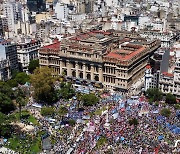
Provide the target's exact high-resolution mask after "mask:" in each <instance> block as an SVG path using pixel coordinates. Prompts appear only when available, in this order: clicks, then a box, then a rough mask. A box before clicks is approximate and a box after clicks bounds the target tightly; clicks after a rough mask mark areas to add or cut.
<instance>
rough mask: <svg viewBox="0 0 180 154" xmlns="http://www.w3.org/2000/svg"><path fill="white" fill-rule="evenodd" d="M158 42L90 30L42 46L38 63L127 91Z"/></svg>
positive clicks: (57, 72) (59, 72)
mask: <svg viewBox="0 0 180 154" xmlns="http://www.w3.org/2000/svg"><path fill="white" fill-rule="evenodd" d="M159 46H160V41H158V40H155V41H151V42H147V41H146V40H144V39H142V38H139V36H138V35H135V34H134V33H126V32H121V31H119V32H118V31H106V32H104V31H91V32H86V33H80V34H77V35H75V36H72V37H69V38H66V39H64V40H62V41H61V42H58V41H56V42H55V43H54V44H51V45H48V46H44V47H42V48H41V49H40V51H39V58H40V66H49V67H50V68H52V69H53V71H54V72H55V73H56V74H58V75H61V74H62V73H65V75H67V76H70V77H74V78H81V79H83V80H91V81H95V82H101V83H103V84H104V86H105V87H107V88H114V89H118V90H121V91H126V90H128V89H129V88H130V87H131V85H132V84H133V83H134V82H136V81H137V80H138V79H139V78H140V77H142V76H143V75H144V70H145V66H146V65H147V63H148V58H149V55H150V54H151V53H153V52H154V51H155V50H156V49H157V48H159Z"/></svg>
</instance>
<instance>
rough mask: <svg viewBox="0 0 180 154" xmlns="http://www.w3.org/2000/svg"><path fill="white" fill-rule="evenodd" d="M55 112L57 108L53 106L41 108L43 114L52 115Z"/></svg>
mask: <svg viewBox="0 0 180 154" xmlns="http://www.w3.org/2000/svg"><path fill="white" fill-rule="evenodd" d="M54 113H55V110H54V108H53V107H43V108H42V109H41V115H42V116H52V115H53V114H54Z"/></svg>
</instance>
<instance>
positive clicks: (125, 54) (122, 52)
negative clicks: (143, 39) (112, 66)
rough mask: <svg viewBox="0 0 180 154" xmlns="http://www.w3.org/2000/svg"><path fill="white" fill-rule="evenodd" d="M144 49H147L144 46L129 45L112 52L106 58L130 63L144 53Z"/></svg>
mask: <svg viewBox="0 0 180 154" xmlns="http://www.w3.org/2000/svg"><path fill="white" fill-rule="evenodd" d="M125 47H127V48H125ZM132 49H133V50H132ZM144 49H145V47H144V46H140V45H134V44H130V43H129V44H127V45H126V46H123V48H121V49H118V50H115V51H112V52H110V53H109V54H107V55H106V56H105V57H109V58H114V59H118V60H120V61H128V60H131V59H132V58H133V57H135V56H136V55H138V54H139V53H141V52H142V51H144Z"/></svg>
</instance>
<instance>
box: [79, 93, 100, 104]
mask: <svg viewBox="0 0 180 154" xmlns="http://www.w3.org/2000/svg"><path fill="white" fill-rule="evenodd" d="M98 101H99V98H98V97H96V95H94V94H85V95H83V96H82V102H83V105H84V106H93V105H95V104H96V103H98Z"/></svg>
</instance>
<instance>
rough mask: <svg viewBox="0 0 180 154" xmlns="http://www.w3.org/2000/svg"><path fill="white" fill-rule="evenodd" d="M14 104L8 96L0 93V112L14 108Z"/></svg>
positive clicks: (7, 111) (6, 111)
mask: <svg viewBox="0 0 180 154" xmlns="http://www.w3.org/2000/svg"><path fill="white" fill-rule="evenodd" d="M14 109H15V106H14V104H13V102H12V100H11V98H10V97H8V96H7V95H5V94H3V93H0V112H2V113H9V112H10V111H12V110H14Z"/></svg>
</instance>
